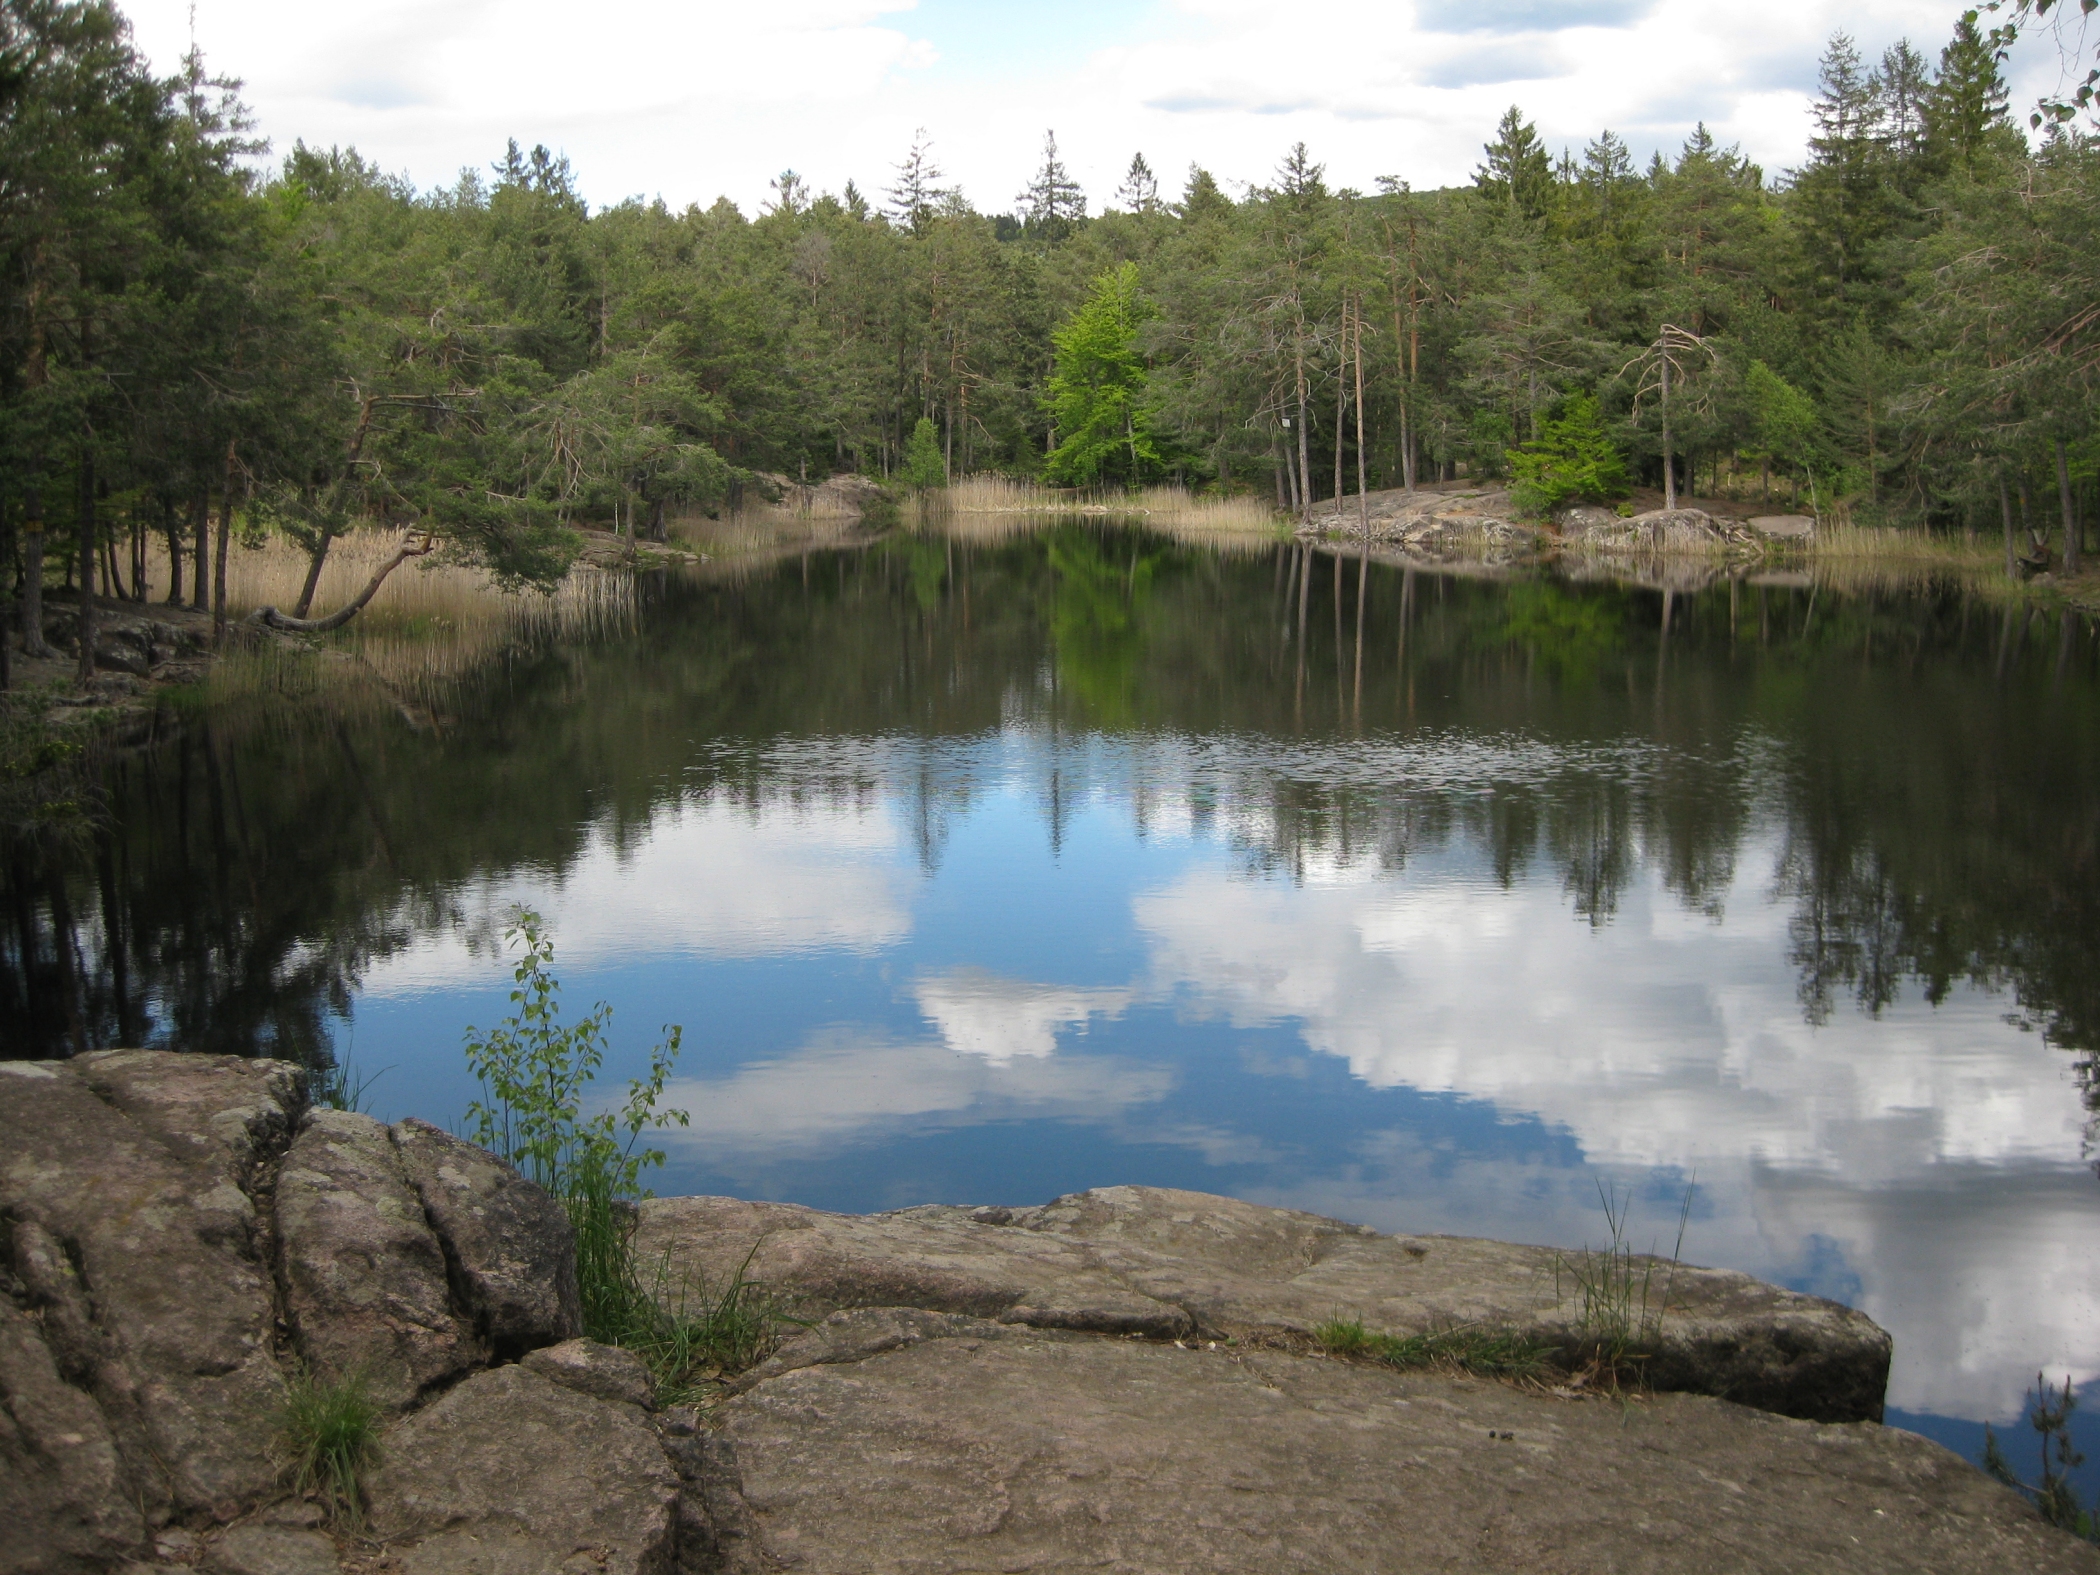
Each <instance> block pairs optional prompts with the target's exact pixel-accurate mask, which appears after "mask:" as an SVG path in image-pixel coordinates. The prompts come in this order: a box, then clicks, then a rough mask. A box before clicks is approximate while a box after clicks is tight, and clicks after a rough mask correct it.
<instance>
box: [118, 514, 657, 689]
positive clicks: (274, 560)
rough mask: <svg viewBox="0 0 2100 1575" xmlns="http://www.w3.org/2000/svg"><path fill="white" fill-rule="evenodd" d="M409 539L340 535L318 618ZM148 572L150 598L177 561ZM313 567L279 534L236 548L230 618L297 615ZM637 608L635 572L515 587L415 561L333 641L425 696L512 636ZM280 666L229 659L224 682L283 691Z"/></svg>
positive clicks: (541, 633)
mask: <svg viewBox="0 0 2100 1575" xmlns="http://www.w3.org/2000/svg"><path fill="white" fill-rule="evenodd" d="M401 542H402V536H401V534H400V533H398V532H393V531H358V532H355V533H353V534H352V535H350V536H347V537H345V538H344V539H342V540H341V541H338V542H337V543H335V545H334V546H333V547H332V548H331V549H330V550H329V554H328V561H327V562H326V563H325V564H324V565H323V566H322V570H321V582H320V585H319V586H318V588H317V589H316V590H315V593H314V601H313V612H314V615H315V616H323V615H325V614H327V613H329V612H331V611H333V610H334V609H335V608H337V607H340V606H341V605H342V604H343V603H344V602H346V601H348V600H350V599H351V598H352V597H354V596H355V595H357V593H358V592H359V591H361V590H363V589H364V587H365V584H366V582H367V581H369V580H370V579H371V577H372V574H373V572H374V571H375V570H376V569H378V567H379V566H380V565H381V564H382V563H384V562H385V561H386V560H387V559H388V558H390V557H392V556H393V555H394V553H395V552H396V551H397V550H398V549H399V547H400V545H401ZM185 567H187V565H185ZM148 570H149V572H148V576H147V596H148V601H149V606H150V604H151V603H152V602H157V601H159V600H160V599H161V598H163V597H165V596H166V595H167V587H168V564H167V559H166V558H165V557H164V556H160V557H157V558H156V560H155V561H153V562H151V563H149V565H148ZM306 571H307V557H306V554H305V553H304V552H303V551H301V550H300V549H299V548H297V547H295V546H293V545H292V544H291V543H289V542H286V541H283V540H280V539H278V538H275V537H273V538H271V539H270V540H269V541H268V542H266V543H264V544H263V545H262V546H260V547H245V546H243V547H235V548H233V549H232V550H231V551H230V552H229V553H228V554H227V561H226V607H227V612H228V614H229V615H230V616H231V617H234V618H241V617H244V616H246V615H247V614H248V613H251V612H253V611H254V610H255V609H256V608H258V607H265V606H275V607H280V608H283V609H284V610H286V611H290V610H291V608H292V606H293V605H294V604H295V603H296V602H297V601H298V600H299V592H300V589H301V588H302V587H303V586H304V585H305V583H306ZM185 588H187V585H186V586H185ZM633 616H634V591H633V585H632V582H631V581H630V580H629V579H628V578H627V577H626V576H625V575H619V574H605V573H602V572H600V571H598V570H595V569H591V568H588V567H585V566H579V567H577V568H575V569H573V570H571V571H570V573H569V574H568V576H567V577H566V578H565V579H564V580H563V581H562V582H561V584H560V585H559V586H558V587H556V588H555V589H554V590H553V591H552V592H551V593H542V592H537V591H529V590H528V591H506V590H504V589H502V588H501V587H500V586H498V585H497V584H496V582H495V581H494V580H493V579H492V578H491V577H490V576H489V575H488V574H486V573H484V572H483V571H482V570H480V569H475V568H469V567H466V566H464V565H461V564H453V563H444V562H434V561H432V560H429V559H421V560H417V559H411V560H410V561H409V562H407V563H404V564H402V565H401V566H400V567H399V568H398V569H396V570H394V572H393V573H392V574H390V575H388V576H387V579H386V583H385V584H384V585H382V586H380V588H379V593H378V594H377V595H376V596H374V597H373V598H372V600H371V602H370V604H369V605H368V606H366V607H365V609H364V610H363V611H362V612H360V613H359V614H358V615H357V616H356V617H355V618H353V619H352V620H351V621H350V622H349V624H347V625H346V626H345V627H344V628H343V629H342V630H340V631H339V632H338V633H336V634H334V635H331V636H328V637H327V638H328V643H329V646H330V648H331V649H332V650H333V651H335V652H337V653H340V654H341V655H343V656H346V657H348V658H349V661H348V662H347V663H345V664H343V667H342V671H344V672H345V673H346V674H351V673H361V674H363V675H364V676H366V677H369V678H372V679H375V680H376V681H378V682H379V683H381V684H382V685H387V686H391V687H393V688H398V689H406V690H413V691H416V692H419V693H420V692H424V691H425V688H426V686H427V685H429V684H432V683H440V684H442V683H444V682H447V681H449V680H451V679H454V678H457V677H459V676H461V675H463V674H464V673H466V672H467V671H468V670H470V669H471V668H473V667H474V666H475V665H477V664H478V663H479V662H481V661H482V660H484V659H485V658H486V657H487V656H488V655H490V654H491V653H492V652H494V651H497V650H500V649H501V648H502V647H503V646H504V645H506V644H509V643H511V642H513V641H517V640H520V639H532V638H544V637H547V636H554V637H558V638H580V637H585V636H589V635H594V634H598V633H603V632H610V631H613V630H616V629H619V628H624V627H627V626H628V625H629V624H631V622H632V619H633ZM279 666H281V662H280V661H279V660H278V659H277V658H275V657H269V656H264V657H259V658H257V659H254V660H240V661H235V662H232V663H225V664H221V672H220V674H219V675H218V676H216V677H215V679H214V683H215V684H216V685H219V686H221V687H227V688H233V689H239V688H242V687H252V686H255V685H257V684H260V685H263V686H267V687H271V688H281V687H282V677H283V675H282V674H281V673H280V672H278V671H277V668H278V667H279Z"/></svg>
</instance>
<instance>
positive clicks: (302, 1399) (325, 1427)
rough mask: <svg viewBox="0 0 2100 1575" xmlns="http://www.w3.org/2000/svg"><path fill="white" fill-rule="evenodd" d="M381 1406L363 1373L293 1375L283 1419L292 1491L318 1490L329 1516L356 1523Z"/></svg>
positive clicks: (281, 1428) (281, 1438)
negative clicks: (325, 1377) (328, 1379)
mask: <svg viewBox="0 0 2100 1575" xmlns="http://www.w3.org/2000/svg"><path fill="white" fill-rule="evenodd" d="M379 1419H380V1409H379V1406H378V1404H377V1403H376V1402H375V1401H374V1400H373V1399H372V1398H371V1396H370V1395H369V1394H368V1393H366V1390H365V1380H364V1375H363V1374H361V1373H349V1374H346V1375H345V1376H344V1377H342V1378H339V1379H337V1380H335V1381H334V1382H333V1383H324V1382H322V1381H321V1380H320V1379H317V1378H315V1377H314V1376H313V1374H311V1373H309V1372H305V1371H301V1372H299V1373H297V1374H296V1375H294V1377H293V1378H292V1381H291V1384H290V1386H289V1388H288V1390H287V1392H286V1395H285V1403H284V1412H283V1415H282V1418H281V1420H280V1422H279V1443H280V1446H281V1448H282V1450H283V1453H284V1457H285V1474H286V1476H287V1477H289V1478H290V1480H291V1485H292V1491H293V1492H295V1493H298V1494H299V1495H301V1496H302V1497H304V1496H306V1495H309V1494H318V1495H319V1496H320V1499H321V1502H322V1504H323V1505H325V1506H326V1508H327V1510H328V1514H329V1518H330V1519H332V1520H340V1521H343V1522H346V1523H348V1524H350V1525H353V1526H354V1525H357V1524H358V1523H359V1522H360V1521H361V1520H362V1519H363V1515H364V1500H363V1497H362V1482H363V1477H364V1471H365V1468H366V1467H367V1466H369V1465H370V1464H371V1463H372V1459H373V1457H374V1455H375V1454H376V1453H377V1447H378V1440H379Z"/></svg>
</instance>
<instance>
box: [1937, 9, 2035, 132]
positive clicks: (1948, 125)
mask: <svg viewBox="0 0 2100 1575" xmlns="http://www.w3.org/2000/svg"><path fill="white" fill-rule="evenodd" d="M2009 97H2010V95H2009V94H2008V93H2007V91H2006V86H2005V78H2004V77H2003V76H2002V75H2001V74H2000V73H1999V70H1998V53H1997V51H1996V50H1995V49H1993V48H1992V47H1991V45H1990V42H1989V41H1988V40H1987V39H1986V38H1985V37H1984V36H1983V34H1982V32H1981V31H1980V30H1979V29H1978V27H1977V26H1976V18H1975V15H1974V13H1966V14H1964V15H1963V16H1962V17H1961V19H1960V20H1959V21H1957V22H1956V23H1955V24H1954V37H1953V38H1952V39H1950V40H1949V41H1948V43H1947V47H1946V48H1945V49H1943V50H1941V51H1940V69H1939V74H1938V76H1937V77H1936V78H1935V79H1934V81H1933V84H1932V88H1931V90H1930V91H1929V92H1928V93H1927V94H1926V96H1925V104H1924V116H1925V138H1926V144H1927V146H1928V148H1929V149H1930V150H1931V152H1932V154H1933V155H1934V157H1935V160H1936V162H1938V163H1940V164H1941V165H1943V166H1946V167H1954V168H1960V169H1964V170H1967V169H1971V168H1973V167H1974V165H1975V163H1976V161H1977V159H1978V158H1980V157H1981V156H1982V154H1983V152H1984V149H1985V147H1986V146H1987V145H1988V144H1989V143H1991V142H1992V141H1997V142H1999V143H2000V144H2001V145H2002V144H2003V143H2004V142H2005V140H2006V138H2007V137H2008V135H2010V136H2011V138H2012V140H2013V141H2014V142H2017V140H2018V134H2017V133H2015V132H2013V130H2012V122H2011V120H2010V119H2009V117H2008V116H2007V114H2006V105H2007V103H2008V101H2009Z"/></svg>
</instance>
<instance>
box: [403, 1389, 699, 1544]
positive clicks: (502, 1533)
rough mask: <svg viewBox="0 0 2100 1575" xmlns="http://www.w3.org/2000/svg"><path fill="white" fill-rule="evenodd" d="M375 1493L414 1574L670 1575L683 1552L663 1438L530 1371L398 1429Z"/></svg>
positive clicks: (675, 1484)
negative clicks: (664, 1573) (587, 1573)
mask: <svg viewBox="0 0 2100 1575" xmlns="http://www.w3.org/2000/svg"><path fill="white" fill-rule="evenodd" d="M368 1486H369V1491H368V1495H367V1496H368V1499H369V1503H370V1524H371V1529H372V1532H373V1534H374V1535H375V1536H378V1537H379V1538H381V1539H383V1540H384V1541H385V1542H387V1543H388V1544H389V1545H390V1551H391V1552H392V1553H393V1555H394V1557H395V1558H396V1560H397V1561H398V1564H397V1567H398V1568H399V1569H400V1570H401V1571H403V1572H404V1575H499V1572H500V1575H558V1572H559V1575H576V1572H577V1571H579V1570H584V1569H587V1570H589V1571H590V1572H591V1575H659V1572H661V1571H663V1570H664V1569H665V1568H666V1567H667V1566H668V1565H669V1564H670V1563H671V1562H672V1560H673V1559H674V1557H675V1556H676V1553H677V1545H678V1539H679V1533H680V1526H681V1513H680V1512H681V1503H680V1500H681V1494H680V1488H679V1478H678V1475H677V1473H676V1472H675V1471H674V1470H673V1469H672V1467H671V1464H670V1462H669V1461H668V1460H667V1459H666V1457H665V1454H664V1451H663V1448H662V1446H661V1445H660V1444H659V1443H658V1442H657V1437H656V1434H655V1433H654V1432H653V1431H652V1430H651V1429H650V1428H649V1426H648V1425H647V1424H646V1423H645V1422H644V1421H643V1420H642V1418H641V1417H640V1416H639V1415H638V1414H637V1413H636V1412H635V1411H634V1410H633V1409H632V1408H631V1407H627V1406H621V1405H613V1404H609V1403H608V1402H606V1401H603V1400H598V1399H594V1398H592V1397H591V1396H589V1395H584V1394H579V1393H577V1392H576V1391H575V1390H573V1389H565V1388H563V1387H562V1386H560V1385H559V1384H553V1383H549V1382H548V1381H547V1380H546V1379H544V1378H542V1377H540V1376H539V1375H538V1374H537V1373H532V1372H528V1371H526V1370H525V1369H524V1368H523V1367H517V1366H512V1367H499V1368H496V1369H495V1370H493V1371H491V1372H483V1373H476V1374H474V1375H473V1376H472V1377H471V1378H468V1379H466V1380H464V1381H463V1382H461V1383H460V1384H458V1385H457V1386H456V1387H454V1388H453V1389H451V1390H450V1391H448V1392H447V1393H446V1394H444V1395H443V1396H442V1397H440V1398H439V1399H438V1400H436V1401H434V1402H433V1403H432V1404H430V1405H428V1406H426V1407H425V1408H424V1409H422V1410H420V1411H418V1412H415V1413H414V1414H413V1415H410V1416H407V1417H404V1418H403V1419H402V1420H401V1421H399V1422H398V1423H396V1424H395V1425H394V1427H393V1428H392V1430H391V1431H390V1432H389V1433H388V1434H387V1436H386V1437H385V1439H384V1440H383V1442H382V1454H381V1457H380V1464H379V1467H378V1469H377V1470H376V1471H375V1472H374V1473H373V1475H372V1477H371V1479H370V1481H369V1485H368ZM579 1560H580V1561H581V1562H577V1561H579Z"/></svg>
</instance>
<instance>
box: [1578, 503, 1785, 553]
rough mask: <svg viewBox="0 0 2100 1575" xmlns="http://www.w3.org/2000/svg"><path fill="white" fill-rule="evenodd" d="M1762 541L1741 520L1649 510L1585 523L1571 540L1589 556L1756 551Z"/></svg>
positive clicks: (1700, 512)
mask: <svg viewBox="0 0 2100 1575" xmlns="http://www.w3.org/2000/svg"><path fill="white" fill-rule="evenodd" d="M1761 540H1762V538H1761V537H1760V536H1759V535H1758V533H1757V532H1756V531H1754V530H1752V529H1751V528H1750V527H1749V526H1747V525H1746V524H1744V523H1743V521H1741V520H1735V519H1722V518H1719V517H1717V516H1715V515H1712V514H1709V513H1707V512H1706V510H1704V509H1683V508H1680V509H1650V510H1649V511H1648V512H1647V513H1645V514H1635V515H1633V516H1631V517H1630V518H1627V519H1618V518H1616V517H1615V518H1612V519H1610V520H1608V521H1596V522H1593V523H1586V524H1585V525H1584V526H1583V528H1582V530H1581V531H1580V533H1579V534H1577V535H1576V536H1574V537H1573V538H1572V541H1573V545H1574V546H1576V547H1577V548H1579V549H1580V550H1581V551H1583V552H1586V553H1707V554H1713V553H1728V552H1742V551H1747V552H1755V551H1757V550H1758V548H1759V546H1760V543H1761Z"/></svg>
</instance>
